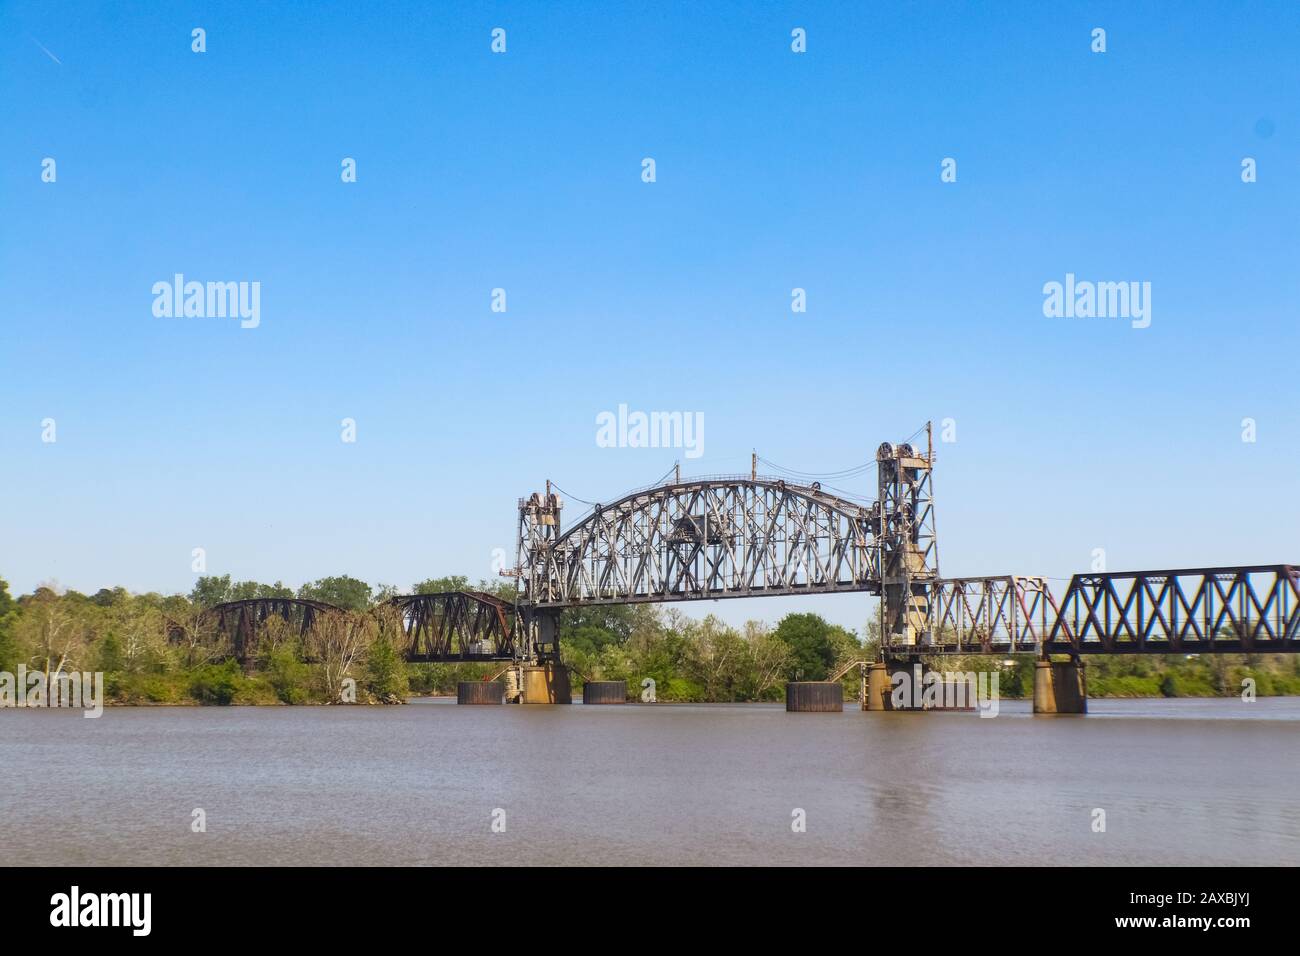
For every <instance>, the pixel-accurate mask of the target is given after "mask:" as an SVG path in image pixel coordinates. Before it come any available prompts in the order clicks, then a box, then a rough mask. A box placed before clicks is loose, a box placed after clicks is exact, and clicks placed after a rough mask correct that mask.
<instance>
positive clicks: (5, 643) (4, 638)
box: [0, 578, 21, 673]
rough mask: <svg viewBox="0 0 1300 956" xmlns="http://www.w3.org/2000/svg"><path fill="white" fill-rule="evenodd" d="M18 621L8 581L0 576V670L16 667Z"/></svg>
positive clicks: (11, 670) (16, 608) (18, 658)
mask: <svg viewBox="0 0 1300 956" xmlns="http://www.w3.org/2000/svg"><path fill="white" fill-rule="evenodd" d="M17 623H18V605H17V604H15V603H14V599H13V598H11V597H10V596H9V582H8V581H6V580H5V579H4V578H0V671H8V672H10V673H13V672H14V671H16V670H17V669H18V664H19V663H20V660H21V654H20V652H19V650H18V640H17V638H16V637H15V636H14V629H15V626H16V625H17Z"/></svg>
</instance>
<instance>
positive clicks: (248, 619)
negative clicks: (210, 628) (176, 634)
mask: <svg viewBox="0 0 1300 956" xmlns="http://www.w3.org/2000/svg"><path fill="white" fill-rule="evenodd" d="M340 610H342V608H338V607H335V606H334V605H333V604H326V603H325V602H324V601H305V600H301V599H299V598H278V597H276V598H248V599H246V600H243V601H227V602H225V603H223V604H215V605H213V606H212V607H210V608H209V609H208V610H207V611H206V612H205V613H204V617H205V618H207V619H208V620H212V621H215V622H216V625H217V629H218V630H219V631H220V632H221V633H223V634H225V635H226V636H227V637H229V638H230V645H231V650H232V653H233V655H234V658H235V660H237V661H239V663H241V664H245V663H247V662H248V659H249V657H250V656H252V652H253V648H254V640H255V637H256V635H257V630H258V628H259V627H261V625H262V624H263V623H265V622H266V620H267V619H268V618H271V617H281V618H284V619H285V620H286V621H288V622H289V624H290V626H291V627H292V629H293V630H294V631H295V632H296V633H297V634H298V636H299V637H301V636H303V635H304V634H306V633H307V631H309V630H310V629H311V626H312V624H313V623H314V622H315V620H316V615H318V614H321V613H324V612H327V611H340Z"/></svg>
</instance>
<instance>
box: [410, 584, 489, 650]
mask: <svg viewBox="0 0 1300 956" xmlns="http://www.w3.org/2000/svg"><path fill="white" fill-rule="evenodd" d="M390 603H391V604H392V605H393V606H394V607H396V608H397V609H398V610H399V611H400V612H401V615H402V628H403V632H404V633H405V635H406V647H405V648H404V656H405V657H406V659H407V660H408V661H494V660H510V659H512V658H513V657H514V656H515V643H514V633H513V622H514V617H515V607H514V605H513V604H511V603H509V602H508V601H503V600H501V599H500V598H498V597H496V596H495V595H492V594H487V593H485V592H482V591H445V592H441V593H438V594H409V595H403V596H401V597H395V598H393V599H392V600H391V601H390Z"/></svg>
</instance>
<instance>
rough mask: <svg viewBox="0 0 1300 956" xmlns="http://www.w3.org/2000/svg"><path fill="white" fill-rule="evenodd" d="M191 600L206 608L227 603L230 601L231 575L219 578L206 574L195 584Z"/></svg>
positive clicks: (191, 592)
mask: <svg viewBox="0 0 1300 956" xmlns="http://www.w3.org/2000/svg"><path fill="white" fill-rule="evenodd" d="M190 600H191V601H192V602H194V603H195V604H197V605H198V606H199V607H204V608H207V607H214V606H215V605H218V604H224V603H226V602H227V601H229V600H230V575H229V574H223V575H221V576H220V577H217V576H215V575H211V574H205V575H204V576H203V577H201V578H199V579H198V580H197V581H195V582H194V588H193V590H191V591H190Z"/></svg>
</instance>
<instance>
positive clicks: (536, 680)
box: [519, 661, 573, 704]
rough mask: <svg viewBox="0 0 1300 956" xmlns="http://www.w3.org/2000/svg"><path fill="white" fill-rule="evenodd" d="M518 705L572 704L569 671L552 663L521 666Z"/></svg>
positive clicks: (561, 665)
mask: <svg viewBox="0 0 1300 956" xmlns="http://www.w3.org/2000/svg"><path fill="white" fill-rule="evenodd" d="M519 703H521V704H572V703H573V690H572V688H571V687H570V686H569V669H568V668H567V667H565V666H564V665H563V664H560V663H557V662H554V661H542V662H540V663H536V664H523V665H521V666H520V668H519Z"/></svg>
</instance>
